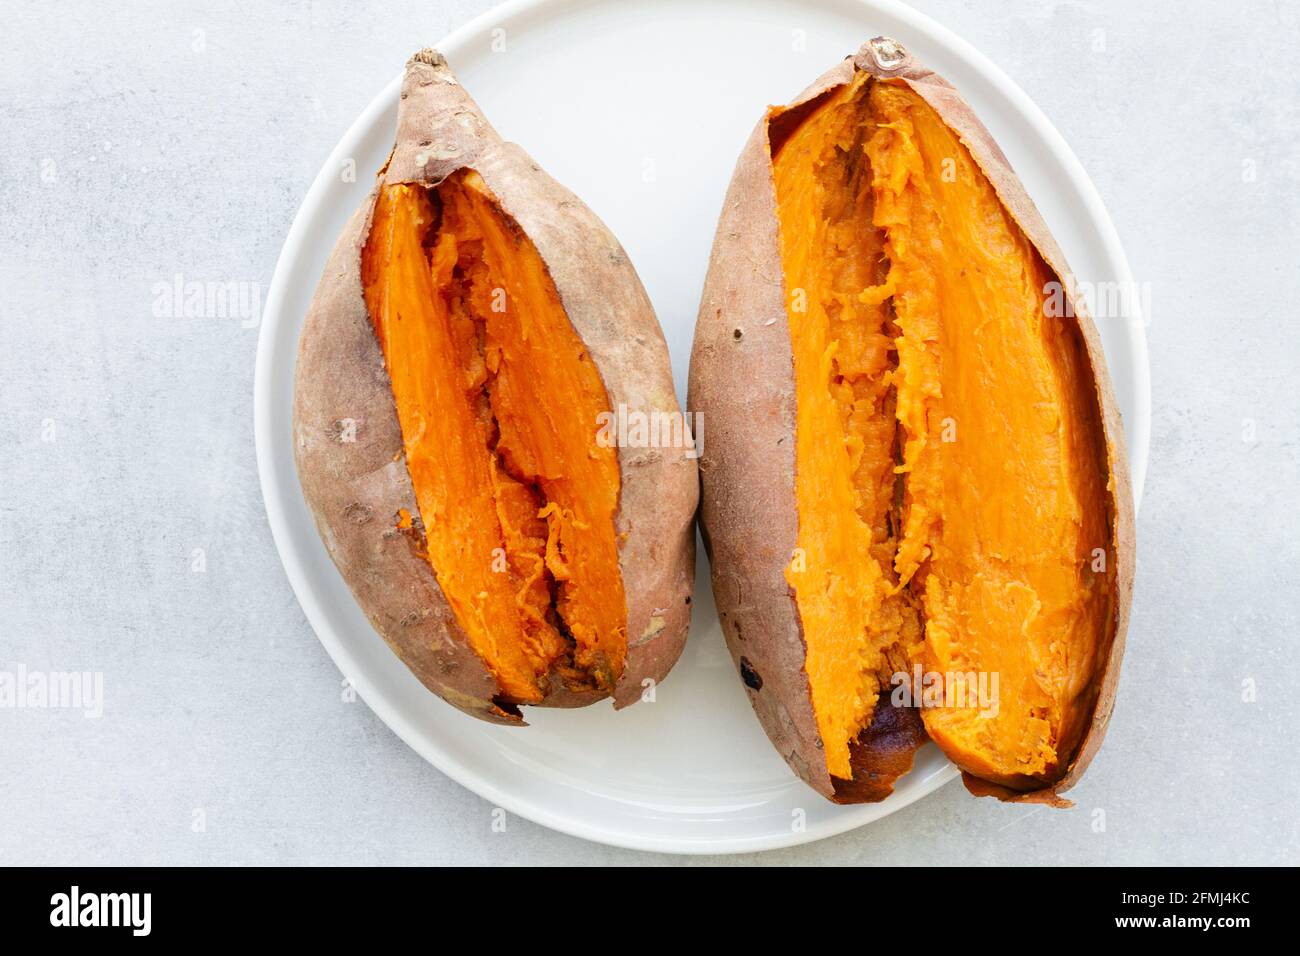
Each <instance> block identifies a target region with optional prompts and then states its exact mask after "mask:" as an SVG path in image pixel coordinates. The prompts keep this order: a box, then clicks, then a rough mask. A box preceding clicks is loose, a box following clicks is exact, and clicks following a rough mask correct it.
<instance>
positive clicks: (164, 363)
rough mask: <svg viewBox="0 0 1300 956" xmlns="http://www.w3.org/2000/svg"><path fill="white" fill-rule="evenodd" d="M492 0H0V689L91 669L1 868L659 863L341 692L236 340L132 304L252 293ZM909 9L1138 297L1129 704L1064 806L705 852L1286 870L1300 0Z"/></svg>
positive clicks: (952, 798)
mask: <svg viewBox="0 0 1300 956" xmlns="http://www.w3.org/2000/svg"><path fill="white" fill-rule="evenodd" d="M490 5H491V3H490V0H454V2H445V3H440V4H432V3H428V2H419V3H389V4H384V5H382V6H383V10H382V11H381V10H380V5H379V4H373V5H372V4H369V3H361V2H344V0H337V2H335V0H318V2H312V3H306V2H303V3H267V2H262V0H256V2H247V3H228V4H227V3H208V2H202V3H197V2H196V3H179V2H161V0H160V2H154V3H144V2H141V3H133V4H129V5H126V8H125V9H123V10H121V11H118V12H113V13H109V12H108V10H107V9H106V8H104V6H103V5H102V4H99V3H89V2H87V3H79V4H64V5H60V6H61V7H63V9H61V10H56V9H54V8H53V6H52V5H35V4H31V5H28V4H17V3H8V4H6V5H5V6H6V11H5V16H4V20H5V53H4V56H3V57H2V58H0V315H3V320H4V323H3V328H4V340H3V346H2V347H0V399H2V400H3V403H2V406H0V407H2V411H0V447H2V448H3V449H4V456H3V464H2V465H0V469H2V470H0V474H2V475H3V484H2V486H0V487H3V495H2V496H0V670H5V669H8V670H11V671H12V670H14V669H15V668H16V667H17V666H18V665H19V664H24V665H26V666H27V667H28V668H30V669H44V670H96V671H102V672H103V673H104V681H105V695H106V702H105V715H104V717H103V718H101V719H98V720H93V719H86V718H84V717H83V716H82V715H81V714H80V713H77V712H69V711H58V710H46V711H37V710H6V709H0V863H64V864H71V863H98V864H110V863H112V864H116V863H122V864H125V863H142V864H148V863H168V864H179V863H218V864H226V863H246V864H252V863H324V864H335V863H455V862H461V863H492V864H501V863H644V862H648V861H659V860H669V859H670V858H668V857H654V856H651V855H647V854H638V853H633V852H627V851H622V850H616V849H610V848H607V847H601V846H596V845H593V844H589V843H586V842H584V841H581V840H577V839H573V838H569V837H565V836H561V835H559V834H556V833H552V832H550V831H548V830H545V829H544V828H541V827H538V826H534V825H532V824H530V823H528V822H526V821H523V820H518V819H511V820H510V821H509V826H508V829H507V831H506V832H505V833H493V832H492V829H491V826H490V822H491V818H490V810H491V808H490V807H489V806H488V804H486V803H485V802H484V801H482V800H480V799H479V798H478V797H476V796H474V795H473V794H471V793H469V792H468V791H466V790H464V789H462V788H461V787H460V786H458V785H457V784H455V783H452V782H451V781H450V780H448V779H447V778H445V777H443V776H442V775H441V774H440V773H439V772H438V771H436V770H434V769H433V768H432V767H430V766H429V765H428V764H426V763H425V762H424V761H423V760H422V759H420V758H419V757H418V756H417V755H416V754H415V753H414V752H412V751H410V750H409V749H407V748H406V746H405V745H404V744H402V742H401V741H400V740H398V739H397V737H395V736H394V735H393V734H392V733H390V732H389V731H388V729H387V728H386V727H385V726H384V725H383V724H382V723H380V721H379V720H378V719H377V718H375V716H374V715H373V714H371V712H370V711H369V710H368V709H367V708H366V707H365V705H364V704H362V703H359V702H358V703H352V704H348V703H343V702H342V701H341V700H340V688H339V681H340V675H339V674H338V672H337V670H336V669H335V667H334V665H333V664H332V663H331V662H330V660H329V658H328V657H327V656H326V653H325V651H324V650H323V648H322V647H321V646H320V644H319V643H318V642H317V641H316V639H315V638H314V636H313V635H312V633H311V630H310V629H309V627H308V626H307V624H306V622H305V620H304V618H303V615H302V613H301V611H300V610H299V607H298V605H297V603H296V601H295V600H294V596H293V593H292V592H291V591H290V589H289V586H288V583H287V581H286V580H285V577H284V574H283V572H282V570H281V568H280V564H279V560H278V558H277V556H276V552H275V548H274V546H273V544H272V541H271V536H270V532H269V530H268V528H267V526H266V523H265V520H264V517H263V510H262V501H261V496H260V493H259V490H258V483H257V474H256V463H255V461H254V454H253V435H252V376H253V362H254V355H255V350H256V341H257V333H256V330H255V329H251V328H243V327H241V325H240V323H239V322H237V321H221V320H214V319H208V320H192V321H176V320H169V319H164V318H158V317H155V316H154V315H153V313H152V305H153V301H154V292H153V286H154V284H155V283H156V282H159V281H168V280H170V278H171V276H173V275H174V274H175V273H182V274H184V275H185V276H186V277H187V278H198V279H214V280H220V281H228V280H234V281H243V282H249V283H255V284H257V285H258V286H260V288H262V289H265V288H266V286H267V285H268V284H269V281H270V278H271V273H272V270H273V268H274V265H275V259H276V255H277V254H278V252H279V249H280V245H281V242H282V241H283V239H284V236H285V234H286V232H287V230H288V227H289V223H290V221H291V219H292V217H293V214H294V212H295V211H296V209H297V206H298V203H299V202H300V200H301V198H302V196H303V195H304V193H305V191H306V189H307V187H308V185H309V184H310V182H311V180H312V178H313V177H314V175H315V173H316V171H317V169H318V168H319V166H320V164H321V162H322V161H323V159H324V158H325V156H326V155H327V153H328V151H329V150H330V148H331V147H332V146H333V145H334V143H335V142H336V141H337V139H338V138H339V136H340V135H341V134H342V132H343V131H344V129H345V128H346V127H347V125H348V124H349V123H350V122H351V121H352V119H353V118H354V117H355V116H356V114H357V113H358V112H359V111H360V110H361V109H362V108H363V107H364V106H365V105H366V104H367V103H368V102H369V101H370V100H371V98H372V97H373V96H374V94H375V93H376V92H377V91H378V89H379V88H380V87H381V86H382V85H383V83H385V82H386V81H387V80H388V78H389V77H390V76H392V75H393V73H394V72H395V64H400V63H401V62H402V61H403V60H404V58H405V57H406V56H407V55H408V54H409V52H410V47H411V43H412V40H411V32H410V27H409V25H410V24H411V23H412V22H414V21H415V20H416V18H417V17H418V22H420V23H422V24H425V25H427V27H428V29H427V32H425V33H423V34H422V35H425V36H428V37H436V36H439V35H442V34H443V33H445V32H447V31H449V30H450V29H452V28H454V27H456V26H458V25H460V24H461V23H463V22H464V21H465V20H467V19H469V18H470V17H471V16H473V15H475V14H477V13H479V12H482V11H483V10H486V9H487V8H488V7H489V6H490ZM916 6H917V7H919V8H920V9H922V10H923V11H925V12H927V13H929V14H931V15H933V16H934V17H936V18H937V19H939V20H940V21H941V22H943V23H945V24H946V25H947V26H949V27H950V28H952V29H954V30H955V31H957V32H958V33H960V34H961V35H963V36H964V37H965V38H966V39H968V40H969V41H971V42H972V43H974V45H975V46H976V47H978V48H979V49H980V50H982V51H983V52H984V53H985V54H987V55H988V56H989V57H991V58H992V59H993V60H994V61H995V62H996V63H998V64H999V65H1000V66H1001V67H1002V68H1003V69H1004V70H1006V72H1007V73H1009V74H1010V75H1011V77H1012V78H1013V79H1015V80H1016V81H1017V82H1018V83H1019V84H1020V85H1021V86H1023V87H1024V88H1025V90H1026V91H1027V92H1028V93H1029V95H1030V96H1031V97H1032V98H1033V99H1035V100H1036V101H1037V102H1038V104H1039V105H1040V106H1041V107H1042V108H1043V110H1044V111H1045V112H1046V113H1047V115H1048V116H1049V117H1050V118H1051V120H1052V121H1053V122H1054V123H1055V124H1056V126H1057V127H1058V128H1059V129H1060V130H1061V132H1062V133H1063V134H1064V136H1065V138H1066V139H1067V140H1068V141H1069V142H1070V144H1071V145H1072V146H1073V148H1074V150H1075V152H1076V153H1077V154H1078V156H1079V158H1080V160H1081V161H1082V162H1083V165H1084V167H1085V168H1086V169H1087V170H1088V172H1089V173H1090V174H1091V176H1092V178H1093V180H1094V182H1095V183H1096V184H1097V187H1098V189H1099V190H1100V192H1101V195H1102V197H1103V199H1104V200H1105V201H1106V203H1107V205H1108V206H1109V209H1110V211H1111V214H1112V216H1113V218H1114V220H1115V224H1116V226H1117V228H1118V229H1119V232H1120V235H1121V237H1122V238H1123V239H1124V241H1125V243H1126V246H1127V249H1128V252H1129V256H1130V259H1131V261H1132V265H1133V269H1134V272H1135V274H1136V276H1137V278H1138V280H1139V281H1141V282H1147V283H1150V284H1151V289H1152V315H1151V325H1150V328H1149V330H1148V334H1149V339H1150V345H1151V365H1152V377H1153V388H1154V437H1153V441H1152V449H1151V453H1152V456H1151V470H1150V477H1149V480H1148V482H1147V488H1146V497H1145V500H1144V503H1143V508H1142V513H1141V518H1140V521H1139V563H1138V586H1137V593H1136V597H1135V600H1134V603H1133V620H1132V625H1131V627H1130V631H1129V635H1130V636H1129V651H1128V656H1127V660H1126V662H1125V669H1124V677H1123V683H1122V687H1121V696H1120V703H1119V706H1118V709H1117V711H1116V714H1115V718H1114V721H1113V723H1112V725H1111V730H1110V734H1109V737H1108V739H1107V743H1106V746H1105V748H1104V749H1103V751H1102V753H1101V755H1100V757H1099V758H1098V759H1097V761H1096V762H1095V763H1094V765H1093V768H1092V769H1091V770H1090V771H1089V773H1088V775H1087V777H1086V778H1085V780H1084V782H1083V783H1082V784H1081V785H1080V786H1079V787H1078V788H1077V789H1076V790H1075V791H1073V792H1072V794H1071V796H1072V797H1074V798H1075V799H1076V800H1077V801H1078V807H1077V808H1076V809H1075V810H1074V811H1071V812H1064V813H1062V812H1051V811H1046V810H1035V809H1032V808H1029V809H1026V808H1017V807H1007V806H1002V805H999V804H997V803H995V802H992V801H989V800H975V799H972V798H970V797H969V796H967V794H966V793H965V792H964V790H963V789H962V788H961V786H960V784H950V785H948V786H947V787H946V788H945V789H943V790H941V791H940V792H938V793H937V794H934V795H933V796H930V797H928V798H926V799H925V800H923V801H921V802H920V803H918V804H914V805H913V806H911V807H909V808H907V809H905V810H903V811H901V812H899V813H896V814H894V815H893V816H891V817H889V818H887V819H886V820H884V821H882V822H879V823H876V824H873V825H871V826H869V827H867V828H864V829H861V830H858V831H856V832H854V833H851V834H848V835H845V836H841V837H838V838H835V839H832V840H827V841H823V842H821V843H817V844H813V845H810V846H806V847H801V848H797V849H793V850H787V851H776V852H772V853H767V854H762V855H758V856H751V857H737V858H730V860H729V862H748V863H752V862H762V863H778V864H779V863H870V864H897V863H914V864H938V863H950V864H962V863H1038V864H1041V863H1070V862H1072V863H1161V862H1167V863H1176V864H1183V863H1220V864H1222V863H1236V862H1253V863H1283V862H1287V863H1292V864H1294V863H1297V862H1300V829H1298V827H1300V824H1298V823H1297V821H1298V820H1300V814H1298V813H1297V810H1296V803H1297V798H1298V797H1300V772H1298V771H1297V764H1296V751H1297V740H1300V721H1297V708H1296V703H1295V701H1296V687H1297V686H1300V667H1298V666H1297V656H1298V655H1297V653H1296V643H1295V639H1296V633H1297V610H1296V609H1297V603H1298V601H1297V596H1298V593H1300V520H1298V519H1297V513H1298V510H1300V509H1298V508H1297V495H1298V493H1300V481H1298V480H1297V477H1298V475H1297V473H1298V471H1300V399H1298V397H1297V395H1298V393H1300V389H1298V388H1297V378H1296V376H1297V372H1298V371H1300V345H1298V344H1297V340H1298V336H1297V320H1296V308H1297V304H1298V303H1300V59H1297V57H1296V42H1297V37H1298V36H1300V3H1294V2H1246V3H1241V4H1230V5H1225V4H1222V3H1220V2H1218V0H1198V2H1173V0H1166V2H1142V3H1134V2H1132V0H1118V2H1095V3H1074V2H1062V3H1053V2H1042V0H1035V2H1029V0H1025V2H1014V3H1008V2H1005V0H999V2H994V0H987V2H974V0H964V2H963V0H924V2H918V3H916ZM1227 8H1230V9H1227ZM1225 9H1226V11H1227V12H1225ZM341 65H346V69H343V68H339V67H340V66H341ZM367 77H369V78H370V79H365V78H367ZM1252 429H1253V439H1254V440H1253V441H1252V440H1248V439H1250V438H1251V437H1252ZM51 432H52V434H51ZM51 437H52V438H53V440H52V441H49V440H45V439H49V438H51ZM196 548H201V549H203V550H204V553H205V555H206V571H205V572H204V573H195V572H194V571H193V570H192V566H193V561H194V558H193V554H194V549H196ZM1246 682H1253V685H1251V684H1248V683H1246ZM1251 686H1253V687H1254V689H1255V697H1254V700H1253V702H1252V701H1248V700H1244V699H1243V697H1244V696H1249V695H1248V694H1246V693H1245V691H1246V690H1248V689H1249V688H1250V687H1251ZM1099 809H1100V810H1103V811H1104V814H1105V830H1104V832H1095V829H1096V828H1095V823H1096V821H1097V820H1098V815H1097V813H1096V811H1097V810H1099ZM196 810H201V811H202V813H203V815H204V817H205V820H206V831H205V832H195V831H194V827H193V825H192V824H193V821H194V820H195V811H196Z"/></svg>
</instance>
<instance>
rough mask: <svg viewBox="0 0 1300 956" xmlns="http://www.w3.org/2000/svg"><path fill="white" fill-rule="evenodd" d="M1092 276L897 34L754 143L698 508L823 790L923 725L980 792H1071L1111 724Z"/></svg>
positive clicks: (1113, 619) (748, 641)
mask: <svg viewBox="0 0 1300 956" xmlns="http://www.w3.org/2000/svg"><path fill="white" fill-rule="evenodd" d="M1075 289H1076V286H1075V283H1074V280H1073V278H1072V277H1071V275H1070V272H1069V269H1068V268H1067V266H1066V264H1065V260H1064V258H1063V256H1062V255H1061V252H1060V250H1059V249H1058V247H1057V245H1056V243H1055V242H1054V241H1053V239H1052V237H1051V235H1050V234H1049V232H1048V230H1047V227H1046V225H1045V224H1044V222H1043V220H1042V218H1041V217H1040V215H1039V214H1038V212H1037V210H1036V209H1035V208H1034V205H1033V203H1032V202H1031V201H1030V199H1029V197H1028V196H1027V195H1026V193H1025V191H1024V188H1023V187H1022V186H1021V184H1020V182H1019V180H1018V179H1017V178H1016V176H1015V174H1014V173H1013V172H1012V170H1011V168H1010V166H1009V165H1008V163H1007V160H1006V158H1005V157H1004V156H1003V154H1002V152H1001V151H1000V150H999V149H998V147H997V145H996V144H995V143H994V142H993V140H992V138H991V136H990V135H989V133H988V131H987V130H986V129H985V128H984V127H983V125H981V123H980V122H979V120H978V119H977V118H976V117H975V115H974V114H973V113H972V111H971V109H970V107H969V106H968V105H967V104H966V103H965V101H963V100H962V98H961V97H960V95H958V93H957V92H956V90H954V89H953V87H952V86H950V85H949V84H948V83H947V82H946V81H945V80H943V79H942V78H941V77H939V76H937V75H935V74H934V73H932V72H931V71H929V70H927V69H925V68H924V67H923V66H921V65H920V64H918V63H917V62H915V61H914V60H913V59H912V58H911V57H910V55H908V53H907V52H906V51H905V50H904V49H903V48H902V46H901V45H900V44H898V43H897V42H896V41H893V40H891V39H888V38H884V37H879V38H876V39H874V40H872V41H870V42H869V43H867V44H864V46H863V47H862V49H861V50H860V51H859V52H858V53H857V55H856V56H853V57H851V58H849V59H846V60H845V61H844V62H843V63H841V64H840V65H839V66H836V67H835V68H834V69H832V70H830V71H829V72H827V73H826V74H825V75H824V76H822V77H821V78H820V79H818V80H817V81H816V82H815V83H814V84H813V85H812V86H811V87H809V88H808V90H806V91H805V92H804V93H803V94H802V95H800V96H799V97H798V98H797V99H796V100H795V101H794V102H793V103H791V104H790V105H788V106H785V107H775V108H772V109H770V110H769V111H768V112H767V114H766V115H765V116H764V117H763V119H762V121H761V122H760V123H759V124H758V128H757V129H756V130H755V131H754V133H753V135H752V137H751V138H750V140H749V142H748V143H747V145H746V146H745V148H744V151H743V153H742V154H741V157H740V160H739V163H738V164H737V167H736V172H735V176H734V178H733V180H732V183H731V187H730V191H729V192H728V194H727V197H726V200H725V206H724V209H723V212H722V217H721V222H720V223H719V225H718V231H717V238H716V241H715V245H714V248H713V255H712V259H711V262H710V266H709V273H708V278H707V280H706V284H705V290H704V296H703V301H702V303H701V307H700V315H699V320H698V324H697V328H696V338H695V345H694V352H693V355H692V360H691V372H690V392H689V398H688V407H689V408H690V409H692V411H693V412H695V413H696V414H700V415H702V416H703V421H704V422H705V423H706V425H707V426H708V431H709V435H710V438H709V442H708V445H707V447H706V448H705V449H704V451H703V455H702V457H701V459H700V471H701V476H702V481H703V499H702V506H701V520H702V523H703V526H704V532H705V541H706V544H707V546H708V548H709V551H710V557H711V561H712V574H713V588H714V594H715V596H716V598H717V604H718V610H719V615H720V617H721V619H722V622H723V630H724V632H725V634H726V639H727V642H728V645H729V647H730V649H731V652H732V655H733V657H734V658H735V660H736V662H737V665H738V667H739V669H740V672H741V676H742V678H743V679H744V681H745V684H746V686H747V687H748V688H749V694H750V700H751V702H752V704H753V706H754V709H755V711H756V712H757V714H758V716H759V718H760V719H761V721H762V723H763V726H764V727H765V729H766V730H767V733H768V735H769V736H770V737H771V739H772V742H773V743H774V744H775V746H776V747H777V749H778V750H779V751H780V752H781V754H782V755H783V756H784V757H785V759H786V761H787V762H788V763H789V764H790V766H791V767H792V768H793V769H794V771H795V772H796V773H797V774H798V775H799V776H800V777H801V778H803V779H804V780H805V781H807V782H808V783H809V784H810V785H811V786H812V787H813V788H814V789H816V790H817V791H818V792H820V793H821V794H823V795H825V796H826V797H828V798H831V799H835V800H838V801H844V802H858V801H863V800H877V799H881V798H882V797H884V796H886V795H888V793H889V792H890V791H891V789H892V786H893V782H894V780H896V779H897V777H898V776H899V775H901V773H903V772H905V771H906V770H907V769H908V767H910V765H911V754H912V752H913V751H914V750H915V749H916V747H917V746H919V745H920V743H921V742H922V741H923V740H924V739H925V736H926V735H927V734H928V736H929V737H930V738H931V739H933V740H934V741H935V742H936V743H937V744H938V745H939V747H941V748H942V749H943V751H944V753H946V754H947V755H948V757H949V758H950V759H951V760H952V761H953V762H954V763H956V764H957V765H958V766H959V767H960V768H961V769H962V770H963V771H964V772H965V776H966V780H967V783H968V786H969V787H970V789H972V791H973V792H978V793H992V794H996V795H998V796H1001V797H1003V798H1005V799H1013V800H1036V801H1046V802H1064V801H1061V798H1059V797H1057V796H1056V795H1057V793H1059V792H1060V791H1063V790H1065V789H1067V788H1068V787H1069V786H1071V785H1072V784H1073V783H1074V782H1075V781H1076V780H1077V779H1078V778H1079V776H1080V774H1082V772H1083V770H1084V768H1085V767H1086V766H1087V764H1088V762H1089V760H1090V759H1091V758H1092V756H1093V754H1094V753H1095V752H1096V750H1097V748H1098V746H1099V745H1100V743H1101V739H1102V736H1103V734H1104V732H1105V728H1106V723H1107V720H1108V718H1109V716H1110V712H1111V707H1112V704H1113V700H1114V693H1115V685H1116V681H1117V680H1118V676H1119V664H1120V657H1121V654H1122V650H1123V645H1124V633H1125V628H1126V624H1127V619H1128V607H1129V597H1130V593H1131V590H1132V581H1133V560H1134V558H1133V549H1134V537H1133V533H1134V532H1133V512H1132V495H1131V490H1130V486H1129V479H1128V467H1127V462H1126V459H1125V450H1124V441H1123V437H1122V434H1121V427H1120V418H1119V414H1118V411H1117V408H1116V405H1115V400H1114V396H1113V395H1112V392H1111V388H1110V384H1109V380H1108V377H1107V372H1106V365H1105V360H1104V358H1103V356H1102V352H1101V347H1100V343H1099V339H1098V336H1097V333H1096V330H1095V328H1094V326H1093V324H1092V322H1091V320H1090V319H1089V318H1088V317H1087V315H1085V314H1084V312H1083V307H1082V303H1081V302H1080V301H1079V300H1078V298H1077V297H1076V296H1075ZM990 691H991V693H990ZM898 705H910V708H909V709H905V710H904V709H901V708H900V707H899V706H898ZM918 718H919V721H918ZM921 723H923V725H924V731H925V732H924V733H921V732H919V731H920V727H919V724H921Z"/></svg>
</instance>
